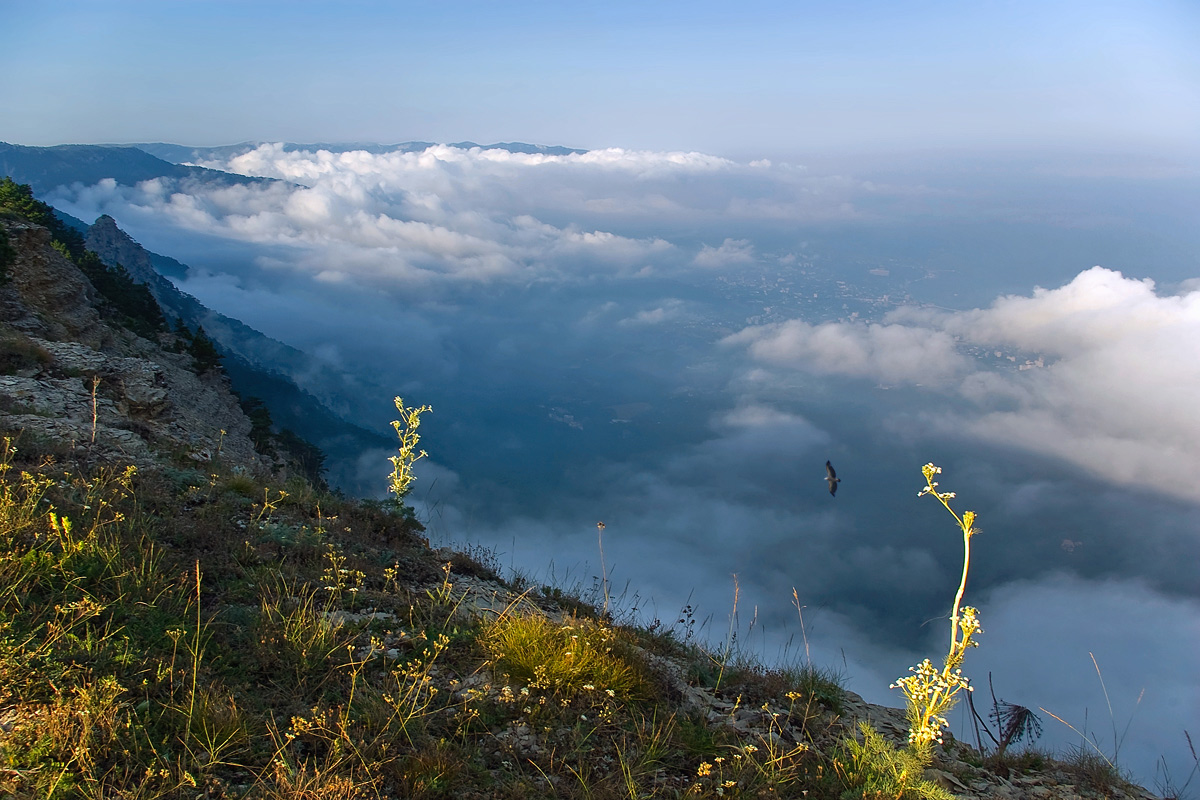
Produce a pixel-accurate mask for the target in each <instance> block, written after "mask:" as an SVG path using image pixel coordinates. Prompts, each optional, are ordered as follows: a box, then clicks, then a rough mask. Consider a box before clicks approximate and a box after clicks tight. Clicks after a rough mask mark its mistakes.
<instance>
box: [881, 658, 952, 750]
mask: <svg viewBox="0 0 1200 800" xmlns="http://www.w3.org/2000/svg"><path fill="white" fill-rule="evenodd" d="M908 671H909V672H911V673H912V675H909V676H907V677H903V678H899V679H897V680H896V682H895V683H893V684H892V685H891V686H890V687H889V688H891V689H897V688H898V689H900V690H901V691H903V692H904V696H905V697H906V698H908V702H909V707H910V708H914V707H915V708H918V709H921V711H920V712H919V713H918V718H917V719H915V720H912V723H913V724H912V728H911V729H910V730H909V732H908V741H909V742H910V743H911V744H913V745H915V746H917V747H924V746H926V745H929V744H931V743H933V742H937V743H938V744H941V743H942V729H943V728H945V727H947V726H948V725H949V723H948V722H947V721H946V718H945V717H944V716H942V714H943V713H944V712H945V711H948V710H949V709H950V707H951V706H953V705H954V702H953V698H954V695H956V694H957V693H958V691H959V690H960V689H966V690H967V691H972V687H971V684H970V681H969V680H968V679H967V677H966V676H965V675H963V674H962V670H960V669H955V670H944V671H943V670H939V669H938V668H937V667H935V666H934V665H933V663H932V662H931V661H930V660H929V659H928V658H927V659H925V660H924V661H922V662H921V663H920V664H918V665H917V666H915V667H909V668H908Z"/></svg>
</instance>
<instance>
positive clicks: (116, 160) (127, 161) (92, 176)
mask: <svg viewBox="0 0 1200 800" xmlns="http://www.w3.org/2000/svg"><path fill="white" fill-rule="evenodd" d="M0 175H7V176H9V177H11V178H12V179H13V180H15V181H16V182H17V183H23V184H28V185H30V186H32V187H33V191H34V193H35V194H38V195H44V194H46V193H47V192H50V191H52V190H53V189H55V188H56V187H58V186H68V185H70V184H72V183H82V184H84V185H91V184H94V183H98V182H99V181H101V180H104V179H105V178H111V179H113V180H115V181H116V182H117V183H121V184H125V185H128V186H133V185H134V184H137V183H140V182H141V181H148V180H152V179H154V178H176V179H180V180H185V181H198V182H204V183H215V184H218V185H224V186H229V185H234V184H246V183H255V182H259V181H264V180H268V179H266V178H248V177H246V176H244V175H234V174H231V173H227V172H220V171H218V170H213V169H205V168H203V167H186V166H181V165H179V164H172V163H170V162H168V161H163V160H162V159H161V158H155V157H154V156H152V155H150V154H149V153H147V152H145V151H143V150H139V149H138V148H136V147H106V146H101V145H88V144H68V145H58V146H55V147H26V146H24V145H16V144H7V143H5V142H0Z"/></svg>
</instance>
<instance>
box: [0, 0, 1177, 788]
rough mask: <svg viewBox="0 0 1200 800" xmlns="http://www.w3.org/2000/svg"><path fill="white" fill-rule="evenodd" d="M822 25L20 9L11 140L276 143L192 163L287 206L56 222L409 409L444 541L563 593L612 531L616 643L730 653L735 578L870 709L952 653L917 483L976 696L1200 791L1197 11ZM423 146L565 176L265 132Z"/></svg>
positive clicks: (859, 16)
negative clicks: (935, 477) (116, 237)
mask: <svg viewBox="0 0 1200 800" xmlns="http://www.w3.org/2000/svg"><path fill="white" fill-rule="evenodd" d="M0 2H3V0H0ZM834 5H835V4H824V3H822V4H817V3H789V4H783V3H778V4H775V3H748V4H741V5H740V6H739V7H738V9H737V11H733V10H732V9H731V8H730V7H727V6H726V5H725V4H706V3H694V2H693V3H687V4H683V3H669V2H668V3H655V4H641V5H634V4H626V3H619V2H618V3H608V4H605V5H603V6H602V7H599V8H593V9H588V10H584V9H576V8H573V7H563V4H548V3H547V4H536V3H506V4H496V3H470V2H467V3H457V4H454V6H453V10H452V11H450V10H447V9H445V8H443V7H442V6H439V5H437V4H422V5H415V4H402V3H387V4H383V3H380V4H364V3H347V4H339V5H338V6H337V7H336V10H334V9H333V7H332V6H327V5H325V4H317V3H304V2H292V3H286V4H283V3H278V4H276V3H222V2H207V3H189V2H172V3H148V2H147V3H131V2H124V3H122V2H114V3H106V4H103V5H100V4H92V3H54V4H43V6H41V7H38V8H36V9H35V8H33V7H32V6H31V5H29V4H24V3H21V4H18V3H4V5H3V15H4V22H5V24H4V26H3V28H2V29H0V70H3V73H4V74H6V75H8V76H13V75H17V76H22V77H24V79H23V80H12V79H9V80H5V81H3V82H2V83H0V140H3V141H8V142H12V143H17V144H26V145H50V144H57V143H66V142H72V143H82V142H93V143H96V142H139V141H140V142H149V141H169V142H176V143H183V144H190V145H219V144H229V143H234V142H245V141H255V142H258V141H262V142H266V143H265V144H262V145H261V146H255V147H247V148H244V151H243V152H241V153H240V154H230V153H223V154H210V155H209V156H207V157H201V158H198V163H200V164H202V165H204V166H209V167H213V168H217V169H223V170H227V171H231V172H237V173H240V174H245V175H253V176H261V177H265V178H274V179H278V180H276V181H273V182H262V183H251V184H244V185H234V186H221V185H214V184H205V183H203V182H191V181H186V180H179V179H159V180H153V181H147V182H144V183H142V184H139V185H136V186H129V185H123V184H121V183H119V182H117V181H115V180H109V181H101V182H100V183H98V184H94V185H82V184H76V185H73V186H63V187H59V188H58V189H56V190H54V191H52V192H50V193H49V194H48V195H46V196H45V198H44V199H47V200H49V201H50V202H52V203H53V204H54V205H56V206H57V207H58V208H60V209H62V210H64V211H67V212H69V213H71V214H73V215H75V216H77V217H80V218H81V219H84V220H87V221H92V220H94V219H95V218H96V217H97V216H99V215H100V214H101V213H108V214H110V215H112V216H113V217H114V218H115V219H116V220H117V222H118V224H119V225H120V226H121V227H122V228H124V229H125V230H127V231H128V232H130V233H131V234H132V235H133V236H134V237H135V238H136V239H137V240H138V241H140V242H141V243H143V244H144V245H146V246H147V247H148V248H150V249H151V250H154V251H156V252H160V253H163V254H165V255H169V256H172V257H174V258H177V259H179V260H181V261H183V262H185V263H187V264H188V265H190V267H191V269H190V271H189V273H188V275H187V277H186V278H185V279H182V280H181V281H180V286H181V288H183V289H184V290H185V291H188V292H190V293H192V294H194V295H196V296H197V297H198V298H199V299H200V300H201V301H203V302H205V303H207V304H208V305H210V306H211V307H213V308H215V309H217V310H219V311H221V312H223V313H226V314H228V315H230V316H233V317H237V318H239V319H242V320H244V321H245V322H247V323H248V324H250V325H252V326H254V327H256V328H258V329H260V330H262V331H264V332H266V333H267V334H269V335H271V336H275V337H276V338H279V339H281V340H283V341H285V342H287V343H289V344H291V345H294V346H296V347H299V348H301V349H303V350H305V351H306V352H309V353H311V354H312V355H313V357H314V358H317V359H320V360H322V361H324V362H326V363H327V364H329V365H333V366H336V367H337V368H338V369H341V370H343V371H344V379H343V380H342V381H340V382H339V383H338V385H336V386H329V385H315V384H312V385H308V387H307V388H310V389H312V390H313V391H314V392H315V393H317V394H318V395H320V396H322V397H326V398H328V399H330V401H331V402H332V403H333V404H334V405H335V406H336V407H337V408H339V409H340V410H342V411H344V412H345V413H346V414H347V415H348V416H350V417H351V418H353V419H355V420H356V421H358V422H360V423H362V424H364V425H367V426H368V427H373V428H377V429H379V430H381V431H383V432H384V433H385V434H390V427H389V425H388V422H389V421H390V420H391V419H392V418H394V409H393V408H392V407H391V400H392V397H393V396H395V395H397V394H399V395H402V396H404V398H405V399H406V400H408V401H410V403H416V404H421V403H429V404H431V405H433V407H434V413H433V414H432V415H431V416H430V417H429V418H428V419H427V420H426V421H425V422H423V424H422V429H421V430H422V434H423V435H424V437H425V438H424V439H423V441H422V446H423V447H425V448H426V449H427V450H428V451H429V452H430V453H431V455H430V457H429V458H428V459H426V460H423V461H422V462H420V464H419V472H418V475H419V481H418V484H417V488H416V491H415V493H414V496H413V498H414V503H415V504H416V506H417V508H418V512H419V513H420V515H421V517H422V519H424V520H425V521H426V523H427V525H428V527H429V530H430V532H431V535H432V536H433V537H434V539H435V541H438V542H451V543H473V544H482V545H483V546H485V547H489V548H493V549H494V550H495V552H496V553H497V554H498V555H497V557H498V558H499V559H500V560H501V563H502V565H503V566H505V567H508V568H510V569H512V570H516V571H520V572H522V573H524V574H526V575H530V576H533V579H534V580H537V581H542V582H547V583H553V584H558V585H563V586H566V587H571V586H574V585H578V587H579V588H580V589H581V590H583V591H588V590H590V589H592V587H593V586H594V581H595V577H596V576H597V575H598V571H599V567H598V564H597V562H598V552H597V550H598V548H597V545H598V542H597V538H596V521H597V520H603V521H604V522H605V523H606V526H607V527H606V528H605V532H604V533H605V540H604V554H605V561H606V564H607V566H608V567H609V568H610V569H611V573H612V574H611V579H612V581H613V585H614V586H615V587H618V588H619V590H620V591H619V593H620V594H621V595H622V599H621V603H620V607H621V608H622V610H623V611H624V612H627V613H629V614H631V615H633V614H636V615H640V618H641V619H643V620H651V619H654V618H659V619H661V620H663V622H664V623H665V624H667V625H674V624H677V623H675V620H676V619H679V618H680V617H679V615H680V609H681V608H683V607H684V606H685V605H691V606H692V607H694V608H696V609H697V615H698V619H699V620H700V622H702V623H704V634H705V635H706V636H715V637H717V638H719V637H721V636H723V635H724V632H725V631H726V630H727V625H728V617H729V615H730V612H731V600H732V597H733V591H734V581H735V580H736V581H737V582H738V586H739V587H740V595H739V596H740V603H741V605H740V607H739V610H738V618H739V627H740V630H741V632H742V633H741V640H740V641H741V643H742V644H741V646H742V647H744V648H745V652H746V653H747V654H748V655H751V656H755V657H761V658H763V659H766V660H771V659H776V658H783V659H794V658H796V657H797V653H798V652H800V649H799V648H801V647H806V646H811V647H810V655H811V657H812V658H813V660H814V661H816V662H817V663H819V664H822V665H826V666H831V667H834V668H837V669H838V670H839V671H841V672H842V673H843V674H844V675H845V677H846V680H847V683H848V685H849V687H850V688H851V689H853V690H854V691H856V692H859V693H860V694H862V695H863V696H864V697H866V698H867V699H868V700H870V701H872V702H878V703H888V704H891V705H899V703H900V698H899V696H898V695H897V694H896V693H895V692H892V691H889V690H888V689H887V685H888V684H889V683H891V682H892V681H894V680H895V678H896V677H898V676H899V675H901V674H904V673H905V670H906V668H907V667H908V666H910V665H912V664H915V663H916V662H917V661H919V660H920V659H921V658H924V657H926V656H930V657H934V656H936V655H937V654H938V652H939V650H940V649H941V648H942V647H943V646H944V639H945V630H944V626H945V623H946V620H945V616H946V614H947V606H948V604H949V600H950V598H951V597H952V595H953V590H954V588H955V587H956V586H957V578H958V573H959V570H960V568H961V562H960V561H959V558H960V555H961V550H960V548H961V542H960V541H959V538H958V537H957V536H956V531H955V529H954V528H953V521H952V520H950V519H949V517H948V515H946V514H945V512H944V511H943V510H941V509H940V507H938V506H936V504H935V503H933V502H932V501H931V500H930V499H929V498H918V497H917V492H918V490H919V489H920V488H921V486H922V480H921V475H920V467H921V465H922V464H925V463H927V462H930V461H933V462H935V463H937V464H939V465H940V466H942V467H944V468H945V470H946V471H945V473H944V478H943V488H946V489H949V490H952V491H956V492H958V494H959V497H960V498H961V501H957V502H960V503H961V505H959V506H958V508H959V510H962V509H965V508H971V509H973V510H976V511H977V512H978V513H979V518H980V526H981V529H982V531H983V533H982V534H981V535H980V536H979V537H977V539H976V540H975V544H974V547H975V553H974V557H973V564H974V567H973V573H972V581H971V584H970V586H969V590H968V602H971V603H972V604H974V605H976V606H978V607H979V609H980V614H981V618H982V621H983V628H984V632H985V633H984V635H983V636H982V637H981V639H980V643H981V646H980V647H979V648H978V649H977V650H974V651H972V652H971V654H970V655H969V657H968V661H967V664H966V665H965V670H966V671H967V672H968V674H970V675H972V676H973V677H975V679H976V681H977V683H980V684H982V683H983V681H984V680H985V678H986V676H987V675H988V674H989V673H992V674H994V677H995V684H996V689H997V693H998V695H999V696H1000V697H1002V698H1003V699H1005V700H1009V701H1011V702H1016V703H1021V704H1023V705H1028V706H1030V707H1037V706H1039V705H1040V706H1044V707H1045V708H1047V709H1048V710H1049V711H1052V712H1054V713H1056V714H1058V715H1059V716H1062V717H1063V718H1064V719H1066V720H1068V721H1072V722H1073V723H1075V724H1077V725H1079V724H1085V723H1083V721H1084V720H1087V722H1086V725H1087V728H1088V730H1089V732H1090V733H1091V734H1092V735H1093V737H1094V738H1095V739H1096V740H1097V741H1098V743H1099V744H1100V745H1101V747H1102V748H1104V749H1105V750H1106V752H1108V753H1109V754H1110V755H1111V754H1112V753H1113V750H1114V749H1115V746H1116V742H1115V741H1114V740H1115V739H1117V738H1119V736H1117V735H1114V733H1113V731H1112V730H1111V727H1112V726H1111V725H1110V718H1109V715H1108V709H1107V704H1106V703H1105V697H1104V690H1105V689H1106V690H1107V692H1108V694H1109V696H1110V698H1111V699H1112V705H1113V717H1112V722H1115V727H1116V728H1118V729H1120V728H1121V727H1123V726H1124V725H1125V723H1126V722H1127V721H1129V720H1132V723H1131V725H1130V733H1129V735H1128V737H1127V739H1126V741H1125V742H1124V744H1123V746H1122V749H1121V752H1120V761H1121V762H1122V764H1124V765H1126V766H1127V768H1129V769H1131V770H1133V772H1134V774H1135V776H1136V777H1137V778H1138V779H1139V780H1141V781H1142V782H1143V783H1145V784H1146V785H1148V786H1150V787H1151V788H1153V785H1154V780H1155V777H1156V767H1157V765H1158V759H1159V757H1160V756H1163V757H1165V758H1166V759H1167V760H1168V763H1169V764H1170V765H1171V768H1172V772H1173V773H1174V774H1176V775H1177V776H1178V775H1180V774H1186V771H1187V768H1188V767H1189V766H1190V763H1191V761H1190V758H1189V757H1188V755H1187V752H1186V742H1185V740H1184V738H1183V734H1182V731H1183V730H1184V729H1187V730H1190V731H1192V732H1193V734H1194V733H1195V732H1196V731H1197V730H1200V726H1198V722H1200V719H1198V716H1197V715H1198V714H1200V686H1198V685H1197V682H1196V680H1195V675H1196V674H1197V673H1200V663H1198V662H1200V658H1198V655H1197V652H1198V643H1200V627H1198V625H1200V623H1198V622H1197V621H1198V620H1200V613H1198V612H1200V581H1197V578H1196V564H1197V563H1200V533H1198V529H1197V525H1196V523H1195V520H1196V518H1197V515H1196V512H1197V507H1198V506H1200V489H1198V488H1197V487H1200V426H1198V425H1197V423H1196V421H1195V420H1196V415H1195V412H1194V409H1193V406H1194V398H1196V397H1200V226H1198V225H1196V221H1197V218H1198V217H1200V170H1198V166H1200V159H1198V158H1197V156H1198V153H1197V143H1198V142H1200V135H1198V134H1200V48H1196V47H1195V46H1194V43H1195V42H1197V41H1200V10H1198V9H1197V7H1196V6H1195V5H1194V4H1192V3H1168V2H1138V3H1122V2H1118V3H1088V4H1083V3H1072V2H1065V3H1055V4H1046V3H1025V2H1013V3H989V4H979V3H977V4H950V3H914V4H904V5H906V6H907V7H905V8H901V4H892V3H853V4H836V8H833V7H832V6H834ZM643 6H645V7H643ZM409 140H419V141H430V142H455V141H464V140H471V141H476V142H481V143H489V142H496V141H526V142H533V143H537V144H548V145H566V146H571V147H578V148H583V149H586V150H588V152H586V153H580V154H574V155H567V156H546V155H525V154H519V153H510V152H507V151H502V150H480V149H463V148H455V147H448V146H435V147H432V148H429V149H427V150H423V151H419V152H411V153H401V152H391V153H376V154H371V153H367V152H364V151H350V152H342V153H335V152H329V151H324V152H318V151H296V150H292V149H287V148H284V147H282V146H281V145H279V144H272V143H271V142H281V141H291V142H337V141H373V142H401V141H409ZM294 377H296V379H297V380H298V381H299V382H300V383H302V384H304V383H305V381H306V380H309V379H311V376H306V375H296V376H294ZM389 454H390V453H389V451H387V450H385V449H382V448H381V449H380V450H379V451H378V452H368V453H361V454H351V455H346V454H344V453H343V454H340V455H339V458H338V459H336V460H335V463H333V464H332V465H331V466H332V477H333V478H334V479H335V481H337V482H338V483H339V484H340V485H342V486H345V487H347V488H348V489H350V490H352V491H355V492H358V493H362V494H378V493H379V492H380V491H382V487H383V484H384V478H385V476H386V474H387V473H388V472H389V471H390V468H389V467H388V465H387V462H386V457H387V456H388V455H389ZM826 459H831V460H832V461H833V462H834V463H835V464H836V466H837V468H838V472H839V475H841V476H842V477H843V482H842V484H841V485H840V488H839V491H838V494H837V496H836V497H835V498H831V497H830V496H829V494H828V491H827V488H826V486H825V482H824V474H825V471H824V462H825V461H826ZM548 559H553V560H552V561H551V563H549V564H548V563H547V560H548ZM735 575H736V579H735V578H734V576H735ZM793 589H794V590H796V592H797V596H798V598H799V600H800V603H801V604H802V605H803V606H804V607H805V610H804V621H805V623H806V627H805V629H804V634H803V635H806V636H807V637H808V642H807V643H806V644H805V645H801V644H800V639H799V638H797V637H799V636H800V635H801V633H800V631H799V630H798V626H797V624H796V623H797V622H798V621H799V620H798V618H797V615H796V610H795V609H794V608H793V607H792V606H791V601H792V591H793ZM635 609H636V610H635ZM751 620H753V622H751ZM1093 657H1094V658H1095V662H1093V661H1092V658H1093ZM1097 665H1099V667H1100V670H1101V674H1102V676H1103V682H1104V686H1103V687H1102V686H1101V683H1100V681H1099V680H1097V677H1098V676H1097V674H1096V673H1097ZM1143 689H1144V690H1145V692H1144V694H1142V690H1143ZM1139 696H1141V698H1142V699H1141V701H1140V702H1139V701H1138V698H1139ZM1098 720H1099V721H1098ZM1043 723H1044V727H1045V728H1046V731H1047V734H1046V739H1047V741H1048V742H1049V743H1050V744H1051V745H1054V746H1071V745H1078V743H1079V740H1078V739H1077V738H1074V737H1073V735H1071V734H1070V733H1069V732H1065V733H1064V731H1063V730H1062V729H1061V726H1059V727H1055V726H1058V725H1059V724H1058V723H1056V722H1054V721H1053V720H1052V719H1050V718H1049V717H1047V716H1043ZM954 724H955V726H956V727H955V733H956V734H957V735H960V736H962V737H963V738H970V734H969V732H968V731H965V730H964V729H963V728H961V725H962V722H961V720H956V721H955V722H954Z"/></svg>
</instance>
